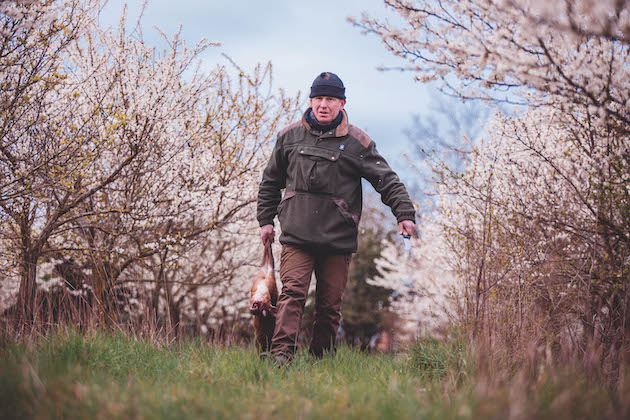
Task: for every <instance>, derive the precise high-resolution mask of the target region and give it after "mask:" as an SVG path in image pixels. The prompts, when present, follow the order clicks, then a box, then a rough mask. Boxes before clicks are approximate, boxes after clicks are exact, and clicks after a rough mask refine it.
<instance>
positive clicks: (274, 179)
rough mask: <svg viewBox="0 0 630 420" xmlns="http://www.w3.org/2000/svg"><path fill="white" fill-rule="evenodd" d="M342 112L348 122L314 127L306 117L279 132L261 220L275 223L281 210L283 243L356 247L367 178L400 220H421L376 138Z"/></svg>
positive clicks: (260, 199) (264, 185) (261, 191)
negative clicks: (363, 181)
mask: <svg viewBox="0 0 630 420" xmlns="http://www.w3.org/2000/svg"><path fill="white" fill-rule="evenodd" d="M307 112H308V111H307ZM342 112H343V120H342V122H341V123H340V124H339V125H338V126H337V128H336V129H334V130H332V131H328V132H320V131H316V130H313V129H312V128H311V127H310V126H309V124H308V123H307V122H306V118H305V117H302V121H299V122H296V123H294V124H291V125H289V126H288V127H286V128H284V129H283V130H282V131H281V132H280V133H279V134H278V139H277V141H276V145H275V147H274V150H273V153H272V154H271V158H270V159H269V163H268V164H267V167H266V168H265V171H264V173H263V178H262V182H261V183H260V189H259V192H258V222H259V223H260V226H265V225H270V224H271V225H272V224H273V219H274V217H275V216H276V214H277V215H278V219H279V220H280V227H281V230H282V235H281V236H280V242H281V243H282V244H288V245H294V246H298V247H302V248H309V249H313V250H319V251H325V252H340V253H342V252H355V251H356V250H357V233H358V226H359V220H360V219H361V209H362V200H363V193H362V189H361V178H365V179H367V180H368V181H369V182H370V184H372V186H374V188H375V189H376V191H378V192H379V193H380V194H381V199H382V201H383V203H385V204H387V205H388V206H389V207H390V208H391V209H392V212H393V213H394V215H395V216H396V220H397V221H398V222H401V221H403V220H412V221H413V220H415V209H414V207H413V203H412V202H411V199H410V198H409V194H408V193H407V190H406V189H405V186H404V185H403V184H402V182H401V181H400V180H399V179H398V176H397V175H396V173H395V172H394V171H393V170H392V169H391V168H390V167H389V165H388V164H387V162H386V161H385V159H383V157H382V156H381V155H380V154H379V153H378V152H377V150H376V146H375V144H374V142H373V141H372V140H371V139H370V138H369V137H368V136H367V134H365V133H364V132H363V131H361V130H360V129H358V128H357V127H355V126H353V125H351V124H349V123H348V116H347V114H346V113H345V111H342ZM304 115H306V113H305V114H304ZM282 189H285V192H284V195H281V190H282Z"/></svg>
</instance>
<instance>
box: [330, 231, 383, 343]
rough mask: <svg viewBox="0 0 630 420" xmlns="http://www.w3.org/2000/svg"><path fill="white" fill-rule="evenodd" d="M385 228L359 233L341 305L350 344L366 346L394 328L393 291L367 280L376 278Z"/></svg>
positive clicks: (344, 327) (346, 335)
mask: <svg viewBox="0 0 630 420" xmlns="http://www.w3.org/2000/svg"><path fill="white" fill-rule="evenodd" d="M384 236H385V232H383V230H382V228H381V227H379V226H372V229H364V230H363V231H362V232H361V234H360V235H359V250H358V251H357V253H356V254H355V255H354V256H353V258H352V262H351V263H350V275H349V278H348V285H347V287H346V293H345V295H344V301H343V308H342V320H343V321H342V322H343V324H342V327H343V330H344V333H345V338H346V340H347V342H348V343H350V344H359V345H360V346H361V347H362V348H366V347H367V346H368V344H369V342H370V338H371V337H372V336H373V335H374V334H376V333H378V332H379V331H381V330H383V329H391V328H392V327H393V321H394V314H393V313H391V312H390V311H389V300H388V299H389V296H390V295H391V293H392V290H390V289H385V288H382V287H378V286H372V285H370V284H368V283H367V281H366V280H367V279H369V278H373V277H376V275H377V274H378V272H377V271H376V263H375V261H376V259H377V258H379V257H380V255H381V248H382V246H381V242H382V240H383V238H384Z"/></svg>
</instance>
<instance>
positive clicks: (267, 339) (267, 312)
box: [249, 241, 278, 351]
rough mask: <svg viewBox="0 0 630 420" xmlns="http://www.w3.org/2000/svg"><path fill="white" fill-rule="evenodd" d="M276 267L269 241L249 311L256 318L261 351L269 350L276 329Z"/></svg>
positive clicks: (255, 280) (256, 330) (255, 326)
mask: <svg viewBox="0 0 630 420" xmlns="http://www.w3.org/2000/svg"><path fill="white" fill-rule="evenodd" d="M274 266H275V264H274V260H273V252H272V250H271V241H267V242H266V243H265V251H264V253H263V259H262V266H261V268H260V271H259V272H258V275H257V276H256V278H255V279H254V284H252V290H251V295H250V298H249V303H250V308H249V311H250V312H251V314H252V315H253V316H254V331H255V332H256V344H257V347H258V349H259V350H260V351H267V350H269V347H270V346H271V338H272V337H273V331H274V329H275V328H276V302H277V301H278V288H277V286H276V276H275V267H274Z"/></svg>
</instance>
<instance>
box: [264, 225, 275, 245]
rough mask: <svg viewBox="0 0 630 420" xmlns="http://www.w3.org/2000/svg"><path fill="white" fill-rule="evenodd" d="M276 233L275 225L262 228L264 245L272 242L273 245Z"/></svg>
mask: <svg viewBox="0 0 630 420" xmlns="http://www.w3.org/2000/svg"><path fill="white" fill-rule="evenodd" d="M275 236H276V232H275V231H274V230H273V225H265V226H261V227H260V240H261V241H262V243H263V244H264V243H266V242H267V241H270V242H271V243H273V241H274V237H275Z"/></svg>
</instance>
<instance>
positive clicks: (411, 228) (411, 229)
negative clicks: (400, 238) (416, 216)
mask: <svg viewBox="0 0 630 420" xmlns="http://www.w3.org/2000/svg"><path fill="white" fill-rule="evenodd" d="M398 234H399V235H409V236H411V237H415V236H416V224H415V223H414V222H412V221H411V220H403V221H402V222H400V223H398Z"/></svg>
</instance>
